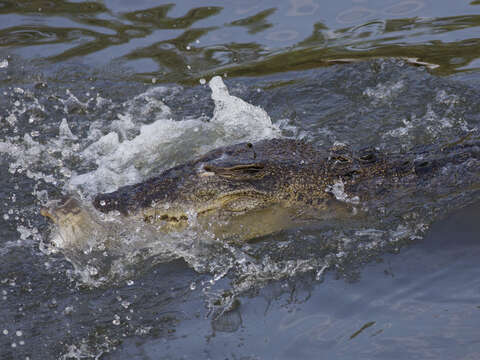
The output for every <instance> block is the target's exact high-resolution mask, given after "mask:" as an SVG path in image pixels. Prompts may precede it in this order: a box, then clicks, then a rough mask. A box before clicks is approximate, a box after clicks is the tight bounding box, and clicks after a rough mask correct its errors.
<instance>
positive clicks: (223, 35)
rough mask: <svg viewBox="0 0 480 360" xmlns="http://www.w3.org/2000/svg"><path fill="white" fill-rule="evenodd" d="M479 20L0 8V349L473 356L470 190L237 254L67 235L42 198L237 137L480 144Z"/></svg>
mask: <svg viewBox="0 0 480 360" xmlns="http://www.w3.org/2000/svg"><path fill="white" fill-rule="evenodd" d="M479 16H480V3H479V2H478V1H462V2H455V3H454V2H451V1H446V0H445V1H433V0H432V1H428V0H425V1H420V0H418V1H417V0H405V1H398V0H395V1H374V0H364V1H362V0H357V1H345V2H336V3H332V2H330V1H315V0H296V1H293V0H292V1H281V2H278V1H263V2H261V3H259V2H258V1H210V2H202V4H201V6H199V4H198V3H197V2H193V1H180V2H177V3H158V2H151V1H136V2H134V3H132V2H116V1H101V2H100V1H98V2H93V1H92V2H86V1H75V2H73V1H72V2H68V1H21V2H18V1H0V24H1V25H0V94H2V96H1V97H0V104H1V105H0V166H1V171H2V174H3V176H2V177H0V184H1V186H0V189H1V190H0V200H1V206H2V210H1V211H0V213H1V216H0V234H1V237H0V297H1V298H0V301H1V303H2V306H1V307H0V318H1V319H5V320H4V321H3V322H2V324H3V325H1V327H0V355H1V356H0V357H1V358H2V359H3V358H5V359H27V358H29V359H37V358H38V359H50V358H59V359H70V358H77V359H85V358H92V359H93V358H100V359H159V358H160V359H162V358H163V359H189V358H194V359H197V358H212V359H218V358H229V359H237V358H244V359H270V358H276V359H289V358H301V359H313V358H318V356H319V354H321V356H323V357H325V358H335V359H386V358H388V359H406V358H408V359H430V358H432V359H452V358H455V359H476V358H478V357H479V356H480V342H479V340H480V339H479V338H478V336H477V335H476V334H478V330H479V328H478V323H479V321H478V316H480V308H479V307H480V287H479V283H478V280H477V279H478V278H479V277H478V275H479V274H478V265H477V263H478V262H477V261H476V259H478V244H477V242H478V233H479V228H478V221H477V219H478V218H479V215H480V208H479V199H480V197H479V190H478V186H477V187H476V188H475V187H473V188H467V187H462V186H460V187H459V188H457V189H456V190H455V191H453V192H452V191H447V192H445V193H444V195H445V194H446V195H445V196H442V197H438V196H426V195H425V194H423V193H417V194H412V193H409V194H408V196H405V197H403V198H400V199H398V201H397V202H392V203H390V204H389V206H386V207H385V209H380V208H379V209H377V210H378V216H377V217H373V218H371V219H369V220H368V221H354V220H352V221H351V222H346V223H345V222H343V223H339V224H336V223H335V224H320V225H318V226H313V227H309V228H300V229H294V230H291V231H285V232H282V233H280V234H274V235H271V236H268V237H266V238H264V239H261V241H257V242H255V243H253V244H247V245H244V246H230V245H223V244H217V243H215V242H211V241H210V240H211V239H208V236H206V235H205V234H201V233H198V232H195V231H190V232H186V233H181V234H176V235H174V236H173V237H171V238H167V239H158V238H157V237H155V236H150V235H149V234H146V232H144V231H139V232H138V233H137V232H135V231H133V230H134V229H133V228H128V227H125V229H126V230H125V232H124V233H123V234H121V237H120V240H122V242H121V244H122V245H121V246H119V247H118V248H116V249H115V251H113V250H111V249H108V248H107V249H105V248H104V247H102V245H103V243H102V240H101V238H98V239H95V240H96V241H97V242H94V243H93V244H89V245H91V247H87V248H82V249H77V248H71V247H69V246H68V244H65V243H63V242H61V241H60V240H59V239H58V238H55V230H54V229H53V228H52V226H51V224H49V223H48V222H47V221H46V220H45V219H44V218H42V217H41V216H40V214H39V209H40V207H41V206H43V205H44V204H45V203H47V201H48V200H51V199H56V198H59V197H60V196H62V195H64V194H67V193H68V194H71V193H75V194H77V196H79V197H82V198H83V199H84V202H85V204H88V202H89V199H91V197H92V196H94V195H95V194H96V193H97V192H102V191H112V190H114V189H116V188H117V187H119V186H122V185H125V184H131V183H135V182H138V181H142V180H145V179H147V178H148V177H150V176H154V175H156V174H159V173H160V172H161V171H162V170H164V169H167V168H169V167H171V166H174V165H176V164H179V163H182V162H184V161H186V160H188V159H191V158H192V157H194V156H196V155H199V154H202V153H204V152H206V151H208V150H209V149H212V148H216V147H218V146H223V145H228V144H233V143H236V142H240V141H256V140H259V139H263V138H272V137H293V138H296V139H304V140H305V141H309V142H312V143H313V144H315V146H318V147H320V148H328V147H330V146H332V145H333V144H338V143H343V144H348V145H349V146H351V147H353V148H354V149H359V148H362V147H365V146H372V147H376V148H378V149H379V150H380V151H384V152H402V151H403V152H406V151H408V150H409V149H411V148H414V147H422V146H430V145H438V144H445V145H447V144H449V143H452V142H456V141H458V140H459V139H462V138H465V137H468V136H473V137H475V136H477V137H478V128H479V123H480V115H479V114H480V105H479V104H480V86H479V85H478V84H479V80H480V75H479V74H480V73H479V72H478V67H479V64H480V62H479V57H480V51H479V50H480V49H479V41H480V37H479V36H478V27H479V26H478V24H479V19H480V17H479ZM360 60H361V61H360ZM214 75H221V76H222V79H223V80H220V81H216V82H215V81H214V82H213V83H211V84H210V86H209V81H210V80H211V78H212V77H213V76H214ZM222 81H223V82H224V83H225V85H226V88H224V87H223V83H222ZM212 91H213V94H212ZM475 164H476V163H473V165H472V168H471V169H470V173H475V171H477V170H478V167H474V166H475ZM466 178H467V177H465V179H466ZM465 179H463V180H465ZM461 180H462V178H461V177H459V181H458V182H457V184H459V183H461ZM465 181H466V180H465ZM477 185H478V183H477ZM436 186H440V188H441V189H443V190H445V188H442V187H441V186H442V184H437V185H436ZM438 189H439V188H438V187H434V186H432V194H434V195H435V194H436V191H437V190H438ZM135 234H137V235H135ZM55 245H56V246H55Z"/></svg>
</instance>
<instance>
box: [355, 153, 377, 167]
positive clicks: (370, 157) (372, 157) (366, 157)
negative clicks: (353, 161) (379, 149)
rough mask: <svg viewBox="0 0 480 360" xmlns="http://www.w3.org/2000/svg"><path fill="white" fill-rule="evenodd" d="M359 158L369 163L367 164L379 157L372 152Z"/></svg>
mask: <svg viewBox="0 0 480 360" xmlns="http://www.w3.org/2000/svg"><path fill="white" fill-rule="evenodd" d="M359 159H360V161H361V162H363V163H367V164H369V163H373V162H375V161H377V157H376V156H375V154H372V153H370V154H366V155H363V156H360V158H359Z"/></svg>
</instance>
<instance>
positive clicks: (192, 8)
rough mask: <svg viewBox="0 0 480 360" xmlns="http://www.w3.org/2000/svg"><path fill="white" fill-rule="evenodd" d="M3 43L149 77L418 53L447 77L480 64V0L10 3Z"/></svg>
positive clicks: (2, 8) (0, 30)
mask: <svg viewBox="0 0 480 360" xmlns="http://www.w3.org/2000/svg"><path fill="white" fill-rule="evenodd" d="M0 24H2V25H1V26H0V46H1V47H3V48H8V49H12V50H14V52H16V53H19V54H21V55H22V56H25V57H29V58H33V59H37V60H42V59H43V60H49V61H54V62H62V61H66V60H69V59H81V61H83V62H88V63H93V64H106V63H108V62H111V61H112V60H120V61H122V62H126V63H127V64H128V65H129V66H131V67H133V68H134V69H135V73H136V75H137V76H139V77H140V78H144V79H146V80H149V81H150V80H151V78H152V77H155V78H156V80H158V81H162V82H164V81H174V82H179V81H181V82H188V81H191V80H194V79H197V78H199V77H202V76H208V75H212V74H213V73H215V72H222V73H223V72H227V73H228V74H229V75H230V76H236V75H262V74H265V73H272V72H279V71H287V70H298V69H306V68H313V67H317V66H324V65H327V64H329V61H331V60H335V59H341V58H370V57H378V56H382V57H385V56H404V57H418V58H420V59H421V60H423V61H427V62H430V63H434V64H438V65H440V67H439V68H438V70H437V72H439V73H442V74H446V73H452V72H456V71H461V70H465V69H472V68H478V60H477V59H478V57H479V56H480V39H479V38H478V27H479V25H480V15H479V7H478V2H475V1H473V2H471V3H470V4H468V3H467V2H466V1H465V2H464V3H463V4H458V3H452V2H451V1H448V0H443V1H433V0H404V1H398V0H396V1H379V0H370V1H345V2H331V1H328V2H327V1H315V0H291V1H281V2H278V1H263V2H261V3H259V2H257V1H218V0H217V1H215V0H212V1H209V2H202V6H198V3H197V2H195V1H181V2H178V3H165V4H159V3H158V2H156V1H136V2H134V3H130V2H117V1H104V2H88V1H87V2H68V1H60V0H56V1H55V0H51V1H1V2H0Z"/></svg>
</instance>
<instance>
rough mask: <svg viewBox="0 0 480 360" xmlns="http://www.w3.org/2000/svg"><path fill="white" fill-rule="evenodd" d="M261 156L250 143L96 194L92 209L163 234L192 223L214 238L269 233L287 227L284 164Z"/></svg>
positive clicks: (217, 151)
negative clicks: (142, 223)
mask: <svg viewBox="0 0 480 360" xmlns="http://www.w3.org/2000/svg"><path fill="white" fill-rule="evenodd" d="M257 147H259V148H258V149H257ZM263 150H264V149H263V148H262V146H261V145H260V146H258V145H256V146H255V148H254V147H253V145H252V144H250V143H245V144H238V145H234V146H230V147H225V148H220V149H218V150H214V151H212V152H210V153H208V154H206V155H205V156H203V157H201V158H199V159H196V160H194V161H190V162H187V163H185V164H182V165H180V166H177V167H174V168H171V169H169V170H167V171H165V172H164V173H162V174H161V175H160V176H158V177H156V178H152V179H149V180H147V181H145V182H143V183H140V184H137V185H132V186H126V187H123V188H120V189H119V190H117V191H115V192H113V193H109V194H99V195H97V196H96V197H95V199H94V201H93V204H94V206H95V208H96V209H98V210H100V211H101V212H105V213H106V212H110V211H118V212H120V213H121V214H123V215H125V216H129V217H134V218H137V219H141V220H143V221H145V222H146V223H149V224H154V225H156V226H158V227H161V228H163V229H165V230H181V229H184V228H185V227H187V226H189V225H192V224H193V223H195V224H200V225H202V226H203V227H205V226H206V227H208V228H210V229H211V230H213V232H215V233H216V234H217V235H218V234H219V233H225V232H226V230H225V229H226V228H227V227H228V228H229V231H228V232H229V233H231V232H232V229H231V228H232V226H233V227H236V230H235V231H236V232H237V233H238V232H239V231H240V230H241V228H244V231H246V228H247V226H248V228H249V230H248V231H249V232H251V233H252V234H250V235H253V236H260V235H263V233H270V232H272V231H273V230H272V229H271V227H278V225H279V224H275V225H273V224H272V222H277V221H281V222H285V221H286V216H287V215H286V213H287V212H289V211H286V209H285V207H284V203H285V201H286V198H285V197H284V196H282V194H283V193H284V190H285V189H284V188H283V187H282V184H284V183H286V182H284V179H285V176H288V175H287V172H288V171H287V169H286V168H285V167H286V166H287V164H286V163H283V164H282V161H278V160H279V159H272V158H267V157H266V154H265V153H264V151H263ZM259 216H260V217H262V222H261V223H259V222H258V217H259ZM255 218H257V221H256V223H257V225H256V226H255V225H254V224H255V221H252V220H254V219H255ZM267 228H268V230H266V229H267ZM262 229H265V230H266V231H265V230H262ZM240 232H242V231H240ZM250 237H251V236H250Z"/></svg>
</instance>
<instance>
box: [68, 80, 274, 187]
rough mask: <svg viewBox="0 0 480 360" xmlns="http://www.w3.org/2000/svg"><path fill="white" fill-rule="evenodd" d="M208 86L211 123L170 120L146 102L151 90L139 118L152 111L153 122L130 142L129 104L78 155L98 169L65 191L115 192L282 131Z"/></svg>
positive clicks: (219, 86)
mask: <svg viewBox="0 0 480 360" xmlns="http://www.w3.org/2000/svg"><path fill="white" fill-rule="evenodd" d="M209 85H210V88H211V90H212V99H213V100H214V102H215V110H214V114H213V117H212V119H210V121H204V119H202V118H197V119H185V120H183V121H176V120H173V119H172V118H171V110H170V108H169V107H168V106H166V105H165V104H164V103H163V102H162V101H161V100H159V99H158V98H157V97H153V96H149V93H150V95H151V92H152V90H149V92H147V93H146V95H145V94H142V95H141V96H143V97H144V98H145V99H146V100H147V101H148V102H147V103H146V104H145V105H144V106H143V107H142V108H141V109H142V114H140V115H142V116H145V114H146V113H149V112H151V109H156V110H157V114H156V115H155V121H154V122H153V123H150V124H144V125H141V126H140V128H139V132H140V133H139V134H138V135H137V136H135V137H134V138H132V139H128V136H127V133H128V132H129V131H130V130H132V129H133V128H134V127H135V125H134V119H135V115H138V114H137V112H138V108H137V107H134V106H132V104H130V106H129V107H128V108H127V111H126V112H125V113H124V114H119V115H118V120H116V121H114V122H113V123H112V126H111V128H112V129H113V130H112V131H111V132H109V133H108V134H106V135H104V136H102V137H100V138H99V139H98V140H97V141H95V142H94V143H92V144H91V145H90V146H88V147H87V148H86V149H85V150H84V151H83V152H82V153H81V155H82V157H83V158H84V159H85V160H86V161H89V160H90V161H91V160H94V161H95V163H96V164H97V169H96V170H95V171H92V172H89V173H85V174H77V175H75V176H73V177H72V179H71V181H70V182H69V183H68V185H67V189H68V191H70V192H72V191H78V190H80V191H81V192H82V193H83V194H84V195H86V196H88V195H89V194H90V195H91V194H95V193H98V192H109V191H113V190H115V189H117V188H118V187H121V186H124V185H128V184H133V183H136V182H139V181H141V180H143V179H145V178H147V177H149V176H153V175H154V174H156V173H158V172H160V171H161V170H164V169H166V168H168V167H171V166H174V165H176V164H178V163H180V162H184V161H186V160H189V159H191V158H193V157H195V156H199V155H200V154H202V153H205V152H207V151H208V150H211V149H214V148H216V147H219V146H224V145H228V144H233V143H236V142H241V141H256V140H260V139H265V138H272V137H278V136H280V130H279V129H278V128H277V127H276V126H274V125H273V124H272V121H271V119H270V117H269V116H268V114H267V113H266V112H265V111H264V110H263V109H261V108H259V107H257V106H254V105H251V104H249V103H247V102H245V101H243V100H242V99H239V98H237V97H235V96H231V95H229V93H228V89H227V87H226V86H225V84H224V83H223V81H222V79H221V78H220V77H218V76H216V77H214V78H213V79H212V80H211V81H210V83H209ZM139 97H140V96H138V97H137V100H138V98H139ZM158 110H160V111H158Z"/></svg>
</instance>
